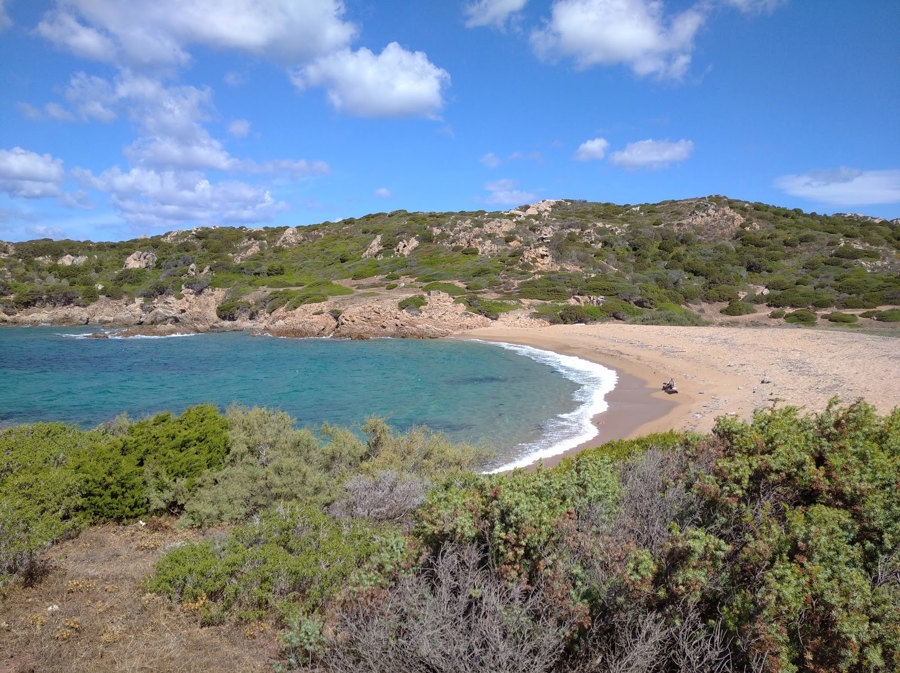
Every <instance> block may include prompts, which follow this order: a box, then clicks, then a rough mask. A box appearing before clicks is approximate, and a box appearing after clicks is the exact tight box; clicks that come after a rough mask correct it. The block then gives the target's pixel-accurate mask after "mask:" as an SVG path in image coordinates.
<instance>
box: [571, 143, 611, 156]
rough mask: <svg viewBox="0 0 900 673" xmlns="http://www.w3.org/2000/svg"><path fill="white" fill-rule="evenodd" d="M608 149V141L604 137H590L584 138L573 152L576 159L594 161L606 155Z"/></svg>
mask: <svg viewBox="0 0 900 673" xmlns="http://www.w3.org/2000/svg"><path fill="white" fill-rule="evenodd" d="M607 149H609V142H608V141H607V140H606V138H592V139H591V140H585V141H584V142H583V143H581V145H580V146H579V147H578V151H577V152H575V158H576V159H578V161H596V160H597V159H602V158H603V157H605V156H606V150H607Z"/></svg>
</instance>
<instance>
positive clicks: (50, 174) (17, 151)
mask: <svg viewBox="0 0 900 673" xmlns="http://www.w3.org/2000/svg"><path fill="white" fill-rule="evenodd" d="M64 177H65V170H64V169H63V162H62V159H56V158H54V157H52V156H51V155H49V154H37V153H36V152H31V151H29V150H25V149H22V148H21V147H14V148H12V149H11V150H0V191H3V192H6V193H7V194H9V195H10V196H19V197H24V198H29V199H36V198H45V197H59V196H62V190H61V189H60V185H61V183H62V181H63V178H64Z"/></svg>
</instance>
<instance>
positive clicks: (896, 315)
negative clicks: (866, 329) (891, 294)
mask: <svg viewBox="0 0 900 673" xmlns="http://www.w3.org/2000/svg"><path fill="white" fill-rule="evenodd" d="M872 317H873V318H874V319H875V320H878V321H879V322H900V308H889V309H887V310H884V311H875V314H874V315H873V316H872Z"/></svg>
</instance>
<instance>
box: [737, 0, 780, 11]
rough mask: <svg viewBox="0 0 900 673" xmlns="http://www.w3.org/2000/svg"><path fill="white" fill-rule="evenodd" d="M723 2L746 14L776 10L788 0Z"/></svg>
mask: <svg viewBox="0 0 900 673" xmlns="http://www.w3.org/2000/svg"><path fill="white" fill-rule="evenodd" d="M722 2H724V3H725V4H726V5H730V6H731V7H735V8H737V9H739V10H741V11H742V12H744V13H746V14H753V13H756V14H768V13H771V12H774V11H775V10H776V9H778V7H779V5H783V4H784V3H785V2H787V0H722Z"/></svg>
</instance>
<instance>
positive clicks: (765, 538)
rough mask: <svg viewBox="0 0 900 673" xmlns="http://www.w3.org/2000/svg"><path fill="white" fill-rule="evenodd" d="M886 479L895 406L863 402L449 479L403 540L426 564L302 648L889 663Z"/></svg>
mask: <svg viewBox="0 0 900 673" xmlns="http://www.w3.org/2000/svg"><path fill="white" fill-rule="evenodd" d="M629 448H632V449H633V450H629ZM898 483H900V410H896V411H895V412H894V413H892V414H891V415H889V416H888V417H886V418H879V417H877V416H876V415H875V413H874V410H873V409H872V408H871V407H869V406H867V405H865V404H863V403H857V404H854V405H851V406H849V407H843V408H842V407H838V406H836V405H832V406H831V407H829V408H828V410H826V411H825V412H824V413H822V414H819V415H817V416H805V417H804V416H801V415H800V414H799V413H798V411H797V410H796V409H793V408H787V409H774V410H770V411H765V412H759V413H757V414H756V415H755V417H754V419H753V422H752V423H744V422H740V421H737V420H732V419H723V420H720V421H719V423H718V424H717V426H716V428H715V431H714V433H713V434H712V435H711V436H709V437H707V438H704V439H702V440H700V441H697V440H696V439H694V438H689V437H682V438H681V440H680V441H674V442H673V441H671V440H666V441H659V442H656V443H655V445H654V443H652V442H646V441H645V442H643V443H642V444H636V445H635V446H633V447H629V446H628V443H627V442H622V443H617V445H616V446H614V447H610V448H609V449H602V450H600V451H595V452H587V453H583V454H581V455H580V456H578V457H577V458H576V459H575V460H573V461H570V462H567V463H565V464H563V465H561V466H560V467H558V468H554V469H553V470H546V471H541V470H539V471H538V472H536V473H534V474H525V473H513V474H511V475H501V476H488V477H471V478H468V479H462V480H459V479H456V480H453V481H451V482H449V483H446V484H444V485H442V486H440V487H439V488H437V489H435V490H433V491H431V493H429V495H428V498H427V500H426V502H425V504H424V505H423V507H422V508H421V509H420V511H419V515H418V518H419V525H418V527H417V528H416V529H415V530H414V538H413V539H414V540H418V541H420V542H421V543H424V545H425V547H426V549H427V550H428V556H427V558H426V559H425V560H424V561H423V562H422V563H421V564H420V565H419V566H418V567H417V568H416V569H415V571H414V573H413V574H409V573H408V572H407V573H403V574H400V575H398V576H397V579H396V580H395V581H394V582H393V583H392V586H391V588H390V590H389V591H388V592H387V593H384V592H382V593H379V594H369V595H367V596H365V597H364V598H363V597H360V596H356V597H353V596H346V597H345V599H344V600H343V601H340V602H339V603H338V604H336V605H334V606H333V608H332V610H331V611H330V612H329V613H328V614H330V615H331V616H330V617H327V618H326V620H325V622H323V623H329V624H332V625H333V632H332V633H331V635H330V636H329V637H327V638H325V640H324V642H322V643H320V647H319V649H318V650H317V652H316V653H312V652H307V657H308V661H311V662H318V664H316V665H319V666H322V667H324V669H325V670H331V671H341V672H343V671H351V670H353V671H386V670H447V671H457V670H458V671H466V670H487V668H491V667H495V668H496V669H497V670H541V671H560V672H562V671H600V672H606V671H609V672H612V671H665V672H669V671H672V672H674V671H778V672H785V673H787V672H795V671H808V672H810V673H812V672H819V671H892V670H896V669H897V665H898V663H900V614H898V611H897V605H898V604H900V602H898V601H900V553H898V546H900V523H898V522H900V499H898V497H897V484H898ZM538 634H540V635H538ZM523 643H527V646H526V645H524V644H523ZM519 656H522V657H523V658H522V659H519V658H518V657H519ZM383 662H384V663H383ZM487 662H491V663H487ZM507 662H512V663H507ZM529 662H531V663H529Z"/></svg>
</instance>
